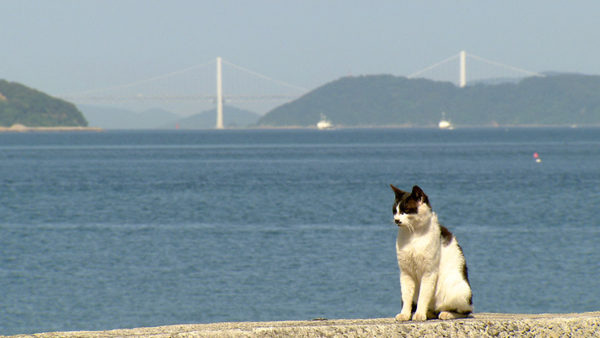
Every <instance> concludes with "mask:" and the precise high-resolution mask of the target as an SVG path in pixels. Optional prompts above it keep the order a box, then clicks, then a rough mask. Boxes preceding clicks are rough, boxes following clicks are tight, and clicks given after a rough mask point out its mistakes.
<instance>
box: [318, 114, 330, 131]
mask: <svg viewBox="0 0 600 338" xmlns="http://www.w3.org/2000/svg"><path fill="white" fill-rule="evenodd" d="M332 128H333V124H331V121H329V120H328V119H327V117H325V115H323V114H321V121H319V122H317V129H332Z"/></svg>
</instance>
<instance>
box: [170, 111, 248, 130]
mask: <svg viewBox="0 0 600 338" xmlns="http://www.w3.org/2000/svg"><path fill="white" fill-rule="evenodd" d="M259 118H260V115H258V114H256V113H254V112H251V111H248V110H243V109H239V108H235V107H232V106H224V107H223V125H224V126H225V127H226V128H245V127H249V126H252V125H255V124H256V121H258V119H259ZM175 124H177V125H178V126H179V128H180V129H213V128H215V125H216V124H217V111H216V109H211V110H206V111H203V112H201V113H199V114H196V115H192V116H189V117H186V118H184V119H180V120H178V121H175V122H173V123H170V124H168V125H164V126H163V127H165V128H173V127H174V126H175Z"/></svg>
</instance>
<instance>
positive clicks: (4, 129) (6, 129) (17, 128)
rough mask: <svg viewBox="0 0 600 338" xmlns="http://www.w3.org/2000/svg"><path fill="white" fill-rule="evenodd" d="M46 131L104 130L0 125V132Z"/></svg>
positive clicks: (95, 129)
mask: <svg viewBox="0 0 600 338" xmlns="http://www.w3.org/2000/svg"><path fill="white" fill-rule="evenodd" d="M40 131H41V132H46V131H98V132H99V131H104V129H102V128H97V127H77V126H73V127H68V126H65V127H27V126H24V125H22V124H15V125H12V126H11V127H0V132H13V133H25V132H40Z"/></svg>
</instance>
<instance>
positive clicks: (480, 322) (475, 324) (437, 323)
mask: <svg viewBox="0 0 600 338" xmlns="http://www.w3.org/2000/svg"><path fill="white" fill-rule="evenodd" d="M565 335H566V336H571V337H582V336H586V337H592V336H598V335H600V312H584V313H570V314H504V313H476V314H474V315H473V316H472V317H471V318H465V319H455V320H447V321H441V320H428V321H426V322H412V321H408V322H396V321H395V320H394V319H393V318H377V319H331V320H329V319H322V320H321V319H319V320H310V321H277V322H224V323H211V324H182V325H167V326H157V327H143V328H132V329H116V330H106V331H70V332H46V333H36V334H22V335H16V336H14V337H41V338H50V337H98V336H101V337H139V336H153V337H174V336H186V337H190V336H192V337H258V336H260V337H280V336H288V337H289V336H301V337H334V336H335V337H339V336H347V337H405V336H414V337H439V336H453V337H454V336H459V337H460V336H483V337H486V336H499V337H513V336H525V337H532V336H539V337H560V336H565Z"/></svg>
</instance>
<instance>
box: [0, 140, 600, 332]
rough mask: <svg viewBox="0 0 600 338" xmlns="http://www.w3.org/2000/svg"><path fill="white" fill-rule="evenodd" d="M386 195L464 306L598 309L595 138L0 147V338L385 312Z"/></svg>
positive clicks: (6, 143) (4, 143) (389, 226)
mask: <svg viewBox="0 0 600 338" xmlns="http://www.w3.org/2000/svg"><path fill="white" fill-rule="evenodd" d="M535 153H537V154H538V155H537V159H539V161H538V160H537V159H536V158H535V157H534V154H535ZM389 184H394V185H396V186H398V187H399V188H401V189H404V190H409V189H411V188H412V186H413V185H419V186H420V187H421V188H422V189H423V190H424V191H425V192H426V193H427V195H428V196H429V200H430V202H431V204H432V207H433V209H434V211H435V212H436V213H437V214H438V217H439V220H440V222H441V223H442V224H443V225H444V226H446V227H447V228H449V229H450V230H451V231H452V232H453V233H454V234H455V235H456V237H457V238H458V241H459V243H460V245H461V246H462V248H463V251H464V254H465V257H466V260H467V264H468V272H469V279H470V283H471V286H472V289H473V295H474V296H473V302H474V307H475V312H504V313H548V312H554V313H570V312H584V311H598V310H600V217H599V216H598V213H599V211H600V128H465V129H461V128H457V129H455V130H437V129H337V130H309V129H290V130H203V131H183V130H173V131H104V132H29V133H1V134H0V334H19V333H35V332H47V331H69V330H107V329H117V328H132V327H142V326H159V325H169V324H185V323H211V322H235V321H279V320H311V319H315V318H329V319H336V318H379V317H393V316H394V315H395V314H396V313H398V312H399V311H400V307H401V298H400V282H399V269H398V265H397V262H396V256H395V239H396V235H397V232H398V230H397V226H396V225H395V224H394V223H393V217H392V204H393V202H394V194H393V192H392V190H391V189H390V187H389Z"/></svg>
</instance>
